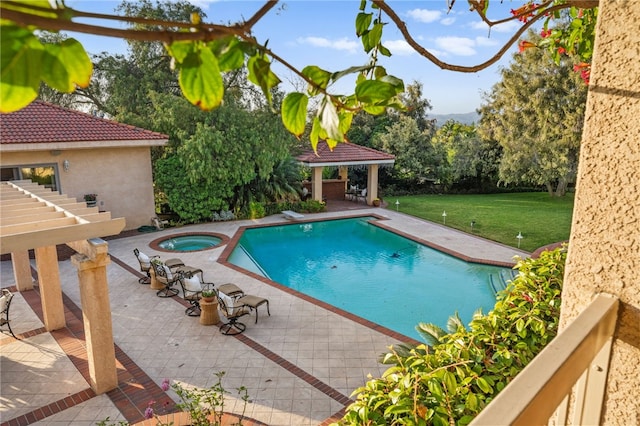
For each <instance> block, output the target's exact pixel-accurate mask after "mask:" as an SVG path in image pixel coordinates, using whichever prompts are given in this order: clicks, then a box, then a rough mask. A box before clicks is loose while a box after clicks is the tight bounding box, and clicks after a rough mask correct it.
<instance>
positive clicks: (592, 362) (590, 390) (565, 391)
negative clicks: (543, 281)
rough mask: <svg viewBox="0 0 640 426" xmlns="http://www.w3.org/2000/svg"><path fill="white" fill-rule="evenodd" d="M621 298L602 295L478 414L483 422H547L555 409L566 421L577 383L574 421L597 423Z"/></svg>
mask: <svg viewBox="0 0 640 426" xmlns="http://www.w3.org/2000/svg"><path fill="white" fill-rule="evenodd" d="M618 304H619V301H618V298H617V297H614V296H611V295H606V294H599V295H598V296H596V298H595V299H594V300H593V301H592V302H591V304H589V306H588V307H587V308H586V309H585V310H584V311H583V312H582V313H580V315H578V317H577V318H576V319H575V320H574V321H573V322H572V323H571V324H569V326H568V327H567V328H565V329H564V330H563V331H562V332H561V333H560V334H558V336H556V338H555V339H553V341H551V343H549V344H548V345H547V347H545V348H544V350H542V352H540V353H539V354H538V356H536V357H535V358H534V359H533V361H531V363H530V364H529V365H527V367H526V368H525V369H524V370H522V372H521V373H520V374H518V376H517V377H516V378H515V379H514V380H513V381H512V382H511V383H509V385H508V386H507V387H505V388H504V389H503V390H502V392H500V394H499V395H498V396H497V397H496V398H495V399H494V400H493V401H492V402H491V403H490V404H489V405H488V406H487V407H486V408H485V409H484V410H482V412H481V413H480V414H479V415H478V416H477V417H476V418H475V419H474V421H473V422H472V423H471V425H472V426H481V425H524V424H527V425H532V424H535V425H544V424H547V423H548V422H549V420H550V418H551V416H552V415H553V413H554V412H556V422H555V423H556V424H566V423H567V417H568V412H569V395H570V393H571V390H572V389H573V387H574V385H576V392H575V395H574V399H573V401H572V406H573V408H572V412H573V419H572V421H571V423H572V424H576V425H580V424H599V423H600V414H601V412H602V402H603V399H604V393H605V385H606V380H607V373H608V368H609V356H610V354H611V343H612V340H613V331H614V329H615V326H616V322H617V319H618Z"/></svg>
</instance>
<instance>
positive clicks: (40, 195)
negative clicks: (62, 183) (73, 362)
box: [0, 181, 125, 394]
mask: <svg viewBox="0 0 640 426" xmlns="http://www.w3.org/2000/svg"><path fill="white" fill-rule="evenodd" d="M0 209H1V211H2V218H1V219H0V251H1V253H0V254H11V262H12V265H13V271H14V276H15V282H16V287H17V289H18V291H25V290H31V289H33V280H32V278H31V263H30V261H29V250H30V249H33V250H34V252H35V261H36V269H37V271H38V281H39V287H40V300H41V303H42V312H43V320H44V325H45V328H46V330H47V331H53V330H58V329H61V328H63V327H65V326H66V322H65V314H64V305H63V301H62V289H61V286H60V271H59V269H58V254H57V250H56V245H58V244H66V245H68V246H69V247H71V248H72V249H74V250H75V251H76V252H77V254H75V255H73V257H72V262H73V264H74V265H75V266H76V268H77V270H78V280H79V285H80V300H81V304H82V313H83V320H84V331H85V336H86V345H87V355H88V363H89V375H90V385H91V388H92V389H93V390H94V391H95V392H96V394H101V393H104V392H107V391H109V390H111V389H114V388H116V387H117V384H118V382H117V374H116V362H115V348H114V342H113V330H112V324H111V307H110V305H109V288H108V282H107V265H108V264H109V263H110V261H111V260H110V257H109V254H108V244H107V243H106V242H105V241H104V240H102V239H101V238H100V237H104V236H109V235H117V234H119V233H120V232H121V231H122V230H123V229H124V226H125V220H124V218H116V219H112V218H111V213H109V212H99V211H98V207H87V206H86V204H85V203H84V202H82V203H79V202H77V200H75V199H74V198H69V197H68V196H66V195H62V194H60V193H58V192H53V191H52V190H51V189H48V188H46V187H44V186H41V185H38V184H36V183H33V182H31V181H10V182H2V184H1V185H0Z"/></svg>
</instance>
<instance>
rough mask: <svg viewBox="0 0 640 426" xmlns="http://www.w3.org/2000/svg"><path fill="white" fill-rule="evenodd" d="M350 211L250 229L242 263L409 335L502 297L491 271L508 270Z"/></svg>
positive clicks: (236, 259) (241, 248)
mask: <svg viewBox="0 0 640 426" xmlns="http://www.w3.org/2000/svg"><path fill="white" fill-rule="evenodd" d="M371 219H372V218H352V219H340V220H329V221H323V222H314V223H300V224H288V225H282V226H271V227H265V228H253V229H247V230H245V231H244V233H243V235H242V237H241V238H240V240H239V243H238V245H237V246H236V248H235V250H234V251H233V253H232V254H231V256H230V257H229V261H230V262H231V263H233V264H235V265H237V266H240V267H243V268H245V269H248V270H251V271H253V272H256V273H260V274H262V275H263V276H265V277H267V278H269V279H271V280H273V281H276V282H278V283H280V284H282V285H285V286H287V287H290V288H292V289H294V290H297V291H299V292H301V293H304V294H307V295H309V296H311V297H314V298H316V299H319V300H322V301H323V302H326V303H329V304H331V305H333V306H336V307H338V308H340V309H343V310H345V311H347V312H350V313H353V314H355V315H358V316H360V317H362V318H365V319H367V320H369V321H372V322H375V323H377V324H380V325H383V326H385V327H387V328H389V329H391V330H394V331H397V332H399V333H402V334H404V335H406V336H409V337H413V338H416V339H419V340H421V338H420V335H419V334H418V333H417V331H415V327H416V325H417V324H418V323H419V322H427V323H434V324H437V325H439V326H440V327H442V328H445V329H446V323H447V320H448V318H449V316H451V315H453V314H454V313H455V312H456V311H458V313H459V315H460V317H461V318H462V320H463V322H464V323H465V324H467V323H468V322H469V321H470V320H471V318H472V316H473V312H474V311H475V310H476V309H478V308H482V310H483V312H485V313H486V312H488V311H489V310H491V309H492V308H493V305H494V304H495V301H496V298H495V293H494V290H493V289H492V285H491V279H492V276H493V279H494V280H496V279H497V277H499V276H500V274H501V273H503V272H505V271H509V269H507V268H501V267H497V266H489V265H481V264H477V263H468V262H465V261H462V260H460V259H457V258H455V257H453V256H449V255H447V254H444V253H442V252H440V251H437V250H434V249H432V248H429V247H427V246H425V245H423V244H420V243H417V242H415V241H412V240H410V239H407V238H404V237H402V236H400V235H397V234H394V233H393V232H390V231H387V230H385V229H382V228H379V227H377V226H374V225H372V224H370V223H368V221H369V220H371Z"/></svg>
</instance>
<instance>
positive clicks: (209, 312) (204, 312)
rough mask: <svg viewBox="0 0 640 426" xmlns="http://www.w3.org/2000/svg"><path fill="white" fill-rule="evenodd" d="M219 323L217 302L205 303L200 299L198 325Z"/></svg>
mask: <svg viewBox="0 0 640 426" xmlns="http://www.w3.org/2000/svg"><path fill="white" fill-rule="evenodd" d="M219 322H220V315H218V301H217V300H214V301H213V302H205V301H204V300H203V299H200V324H202V325H215V324H218V323H219Z"/></svg>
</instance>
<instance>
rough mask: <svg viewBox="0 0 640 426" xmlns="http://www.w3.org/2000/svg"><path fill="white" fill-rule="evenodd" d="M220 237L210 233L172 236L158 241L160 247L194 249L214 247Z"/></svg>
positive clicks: (177, 249)
mask: <svg viewBox="0 0 640 426" xmlns="http://www.w3.org/2000/svg"><path fill="white" fill-rule="evenodd" d="M221 241H222V239H220V238H218V237H213V236H211V235H183V236H173V237H170V238H167V239H166V240H164V241H161V242H160V243H158V245H159V246H160V247H162V248H163V249H165V250H170V251H195V250H204V249H206V248H210V247H215V246H217V245H218V244H220V242H221Z"/></svg>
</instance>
